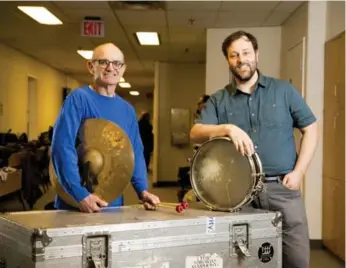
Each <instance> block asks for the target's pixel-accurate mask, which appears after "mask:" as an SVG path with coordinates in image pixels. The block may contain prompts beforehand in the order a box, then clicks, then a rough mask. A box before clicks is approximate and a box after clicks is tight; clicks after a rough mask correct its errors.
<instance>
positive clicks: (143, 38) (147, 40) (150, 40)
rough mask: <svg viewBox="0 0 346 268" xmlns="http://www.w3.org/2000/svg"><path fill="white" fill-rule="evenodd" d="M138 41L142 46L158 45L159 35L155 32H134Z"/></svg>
mask: <svg viewBox="0 0 346 268" xmlns="http://www.w3.org/2000/svg"><path fill="white" fill-rule="evenodd" d="M136 36H137V39H138V42H139V43H140V44H141V45H142V46H159V45H160V40H159V35H158V34H157V33H156V32H136Z"/></svg>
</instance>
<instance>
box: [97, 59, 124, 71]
mask: <svg viewBox="0 0 346 268" xmlns="http://www.w3.org/2000/svg"><path fill="white" fill-rule="evenodd" d="M93 62H97V63H98V64H99V65H100V66H101V67H102V68H107V67H108V66H109V64H110V63H112V66H113V68H114V69H116V70H119V69H120V68H121V67H123V66H124V65H125V63H124V62H121V61H117V60H115V61H110V60H105V59H99V60H93Z"/></svg>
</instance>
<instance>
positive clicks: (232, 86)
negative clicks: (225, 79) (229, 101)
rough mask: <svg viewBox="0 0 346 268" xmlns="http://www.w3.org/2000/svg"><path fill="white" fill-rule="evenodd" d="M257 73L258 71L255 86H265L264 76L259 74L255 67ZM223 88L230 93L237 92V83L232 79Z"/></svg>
mask: <svg viewBox="0 0 346 268" xmlns="http://www.w3.org/2000/svg"><path fill="white" fill-rule="evenodd" d="M257 73H258V80H257V83H256V86H257V85H259V86H261V87H263V88H264V87H266V85H267V83H266V77H265V76H264V75H262V74H261V72H260V71H259V70H258V69H257ZM225 88H226V89H227V90H228V91H229V92H230V93H231V94H233V95H234V94H235V93H237V90H238V89H237V84H236V83H235V80H234V79H232V82H231V83H229V84H228V85H226V86H225Z"/></svg>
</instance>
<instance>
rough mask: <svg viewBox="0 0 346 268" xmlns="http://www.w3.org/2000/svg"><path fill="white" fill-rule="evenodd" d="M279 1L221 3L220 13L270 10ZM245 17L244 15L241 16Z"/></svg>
mask: <svg viewBox="0 0 346 268" xmlns="http://www.w3.org/2000/svg"><path fill="white" fill-rule="evenodd" d="M279 2H280V1H260V0H258V1H222V4H221V7H220V9H219V11H220V12H224V11H236V12H239V11H249V10H256V11H262V10H272V9H273V8H275V7H276V6H277V5H278V3H279ZM243 15H245V14H243Z"/></svg>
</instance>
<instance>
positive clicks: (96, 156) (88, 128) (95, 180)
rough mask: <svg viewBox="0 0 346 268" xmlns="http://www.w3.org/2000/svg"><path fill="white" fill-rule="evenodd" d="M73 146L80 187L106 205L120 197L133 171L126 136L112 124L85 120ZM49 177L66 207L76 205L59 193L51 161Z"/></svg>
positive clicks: (62, 193)
mask: <svg viewBox="0 0 346 268" xmlns="http://www.w3.org/2000/svg"><path fill="white" fill-rule="evenodd" d="M78 140H79V144H78V145H77V147H76V150H77V153H78V161H79V171H80V178H81V185H82V186H84V187H86V188H87V189H88V190H89V192H92V193H94V194H96V195H97V196H99V197H100V198H102V199H103V200H105V201H106V202H108V203H110V202H112V201H114V200H115V199H116V198H117V197H119V196H120V195H122V194H123V192H124V190H125V188H126V187H127V186H128V184H129V183H130V181H131V177H132V173H133V170H134V152H133V147H132V144H131V141H130V140H129V138H128V136H127V135H126V133H125V132H124V131H123V130H122V129H121V128H120V127H119V126H118V125H117V124H115V123H113V122H110V121H107V120H103V119H96V118H92V119H87V120H85V121H84V123H83V124H82V125H81V127H80V130H79V133H78ZM49 176H50V181H51V183H52V186H53V187H54V188H55V190H56V193H57V194H58V195H59V196H60V197H61V198H62V199H63V200H64V201H65V202H66V203H67V204H69V205H70V206H73V207H76V208H78V204H77V202H76V201H75V200H74V199H73V198H72V197H71V196H70V195H69V194H68V193H66V192H65V191H64V190H63V187H62V186H61V184H60V181H59V180H58V178H57V175H56V173H55V170H54V167H53V164H52V161H50V164H49Z"/></svg>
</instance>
